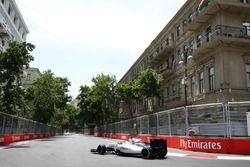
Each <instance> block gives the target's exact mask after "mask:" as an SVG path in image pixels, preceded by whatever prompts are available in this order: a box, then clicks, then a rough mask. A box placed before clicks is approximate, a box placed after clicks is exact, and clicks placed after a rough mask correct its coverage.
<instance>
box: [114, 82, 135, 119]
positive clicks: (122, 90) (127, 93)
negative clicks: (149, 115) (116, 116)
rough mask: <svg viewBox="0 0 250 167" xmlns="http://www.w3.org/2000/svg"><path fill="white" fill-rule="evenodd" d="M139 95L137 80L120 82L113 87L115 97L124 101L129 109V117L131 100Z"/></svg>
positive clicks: (131, 114) (131, 113) (131, 112)
mask: <svg viewBox="0 0 250 167" xmlns="http://www.w3.org/2000/svg"><path fill="white" fill-rule="evenodd" d="M138 97H139V89H138V85H137V82H129V83H124V82H120V83H118V84H117V86H116V87H115V98H116V99H117V100H118V101H119V102H121V101H122V102H124V103H125V104H126V106H127V107H128V110H129V115H130V117H132V116H133V111H132V105H133V101H135V100H137V99H138Z"/></svg>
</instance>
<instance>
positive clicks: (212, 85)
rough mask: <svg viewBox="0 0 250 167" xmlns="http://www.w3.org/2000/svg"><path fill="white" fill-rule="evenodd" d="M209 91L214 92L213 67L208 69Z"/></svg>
mask: <svg viewBox="0 0 250 167" xmlns="http://www.w3.org/2000/svg"><path fill="white" fill-rule="evenodd" d="M208 73H209V90H210V91H212V90H215V72H214V67H211V68H209V72H208Z"/></svg>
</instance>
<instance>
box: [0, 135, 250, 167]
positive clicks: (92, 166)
mask: <svg viewBox="0 0 250 167" xmlns="http://www.w3.org/2000/svg"><path fill="white" fill-rule="evenodd" d="M111 142H114V140H110V139H104V138H96V137H91V136H83V135H81V134H68V135H64V136H57V137H51V138H48V139H39V140H32V141H24V142H18V143H12V144H10V145H8V146H2V147H0V167H96V166H98V167H128V166H131V167H162V166H169V167H171V166H174V167H230V166H232V167H235V166H240V167H249V164H250V156H239V155H219V154H209V153H197V152H186V151H181V150H175V149H169V153H168V155H167V156H166V157H165V159H154V160H144V159H141V158H138V157H125V156H117V155H112V154H106V155H98V154H92V153H90V149H91V148H96V147H97V145H98V144H109V143H111Z"/></svg>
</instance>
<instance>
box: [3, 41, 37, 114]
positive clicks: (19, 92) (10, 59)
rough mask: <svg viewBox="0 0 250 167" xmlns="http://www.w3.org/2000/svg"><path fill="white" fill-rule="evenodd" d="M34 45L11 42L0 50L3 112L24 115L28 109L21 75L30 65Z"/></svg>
mask: <svg viewBox="0 0 250 167" xmlns="http://www.w3.org/2000/svg"><path fill="white" fill-rule="evenodd" d="M34 48H35V46H34V45H32V44H30V43H26V42H17V41H11V42H9V47H8V48H7V49H6V50H4V51H1V52H0V85H1V87H0V107H1V111H2V112H6V113H9V114H16V115H23V114H25V111H26V106H25V101H24V90H23V89H22V87H21V77H22V74H23V71H24V69H26V68H28V67H29V63H30V61H33V56H32V55H31V54H30V52H32V51H33V49H34Z"/></svg>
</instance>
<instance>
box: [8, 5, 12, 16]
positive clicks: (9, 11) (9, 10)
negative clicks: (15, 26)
mask: <svg viewBox="0 0 250 167" xmlns="http://www.w3.org/2000/svg"><path fill="white" fill-rule="evenodd" d="M11 11H12V10H11V7H10V6H9V8H8V14H9V15H10V14H11Z"/></svg>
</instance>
